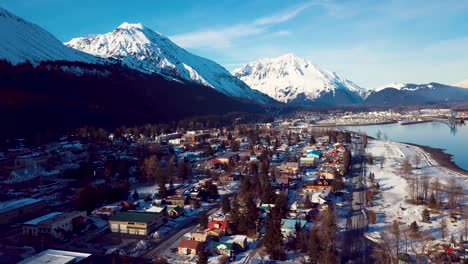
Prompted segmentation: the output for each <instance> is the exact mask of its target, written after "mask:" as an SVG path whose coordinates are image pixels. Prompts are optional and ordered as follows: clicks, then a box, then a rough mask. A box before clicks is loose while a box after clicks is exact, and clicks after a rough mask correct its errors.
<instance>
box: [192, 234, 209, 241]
mask: <svg viewBox="0 0 468 264" xmlns="http://www.w3.org/2000/svg"><path fill="white" fill-rule="evenodd" d="M191 239H192V240H195V241H198V242H202V243H204V242H206V240H207V239H208V234H207V233H202V232H193V233H192V234H191Z"/></svg>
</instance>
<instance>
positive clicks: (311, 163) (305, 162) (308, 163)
mask: <svg viewBox="0 0 468 264" xmlns="http://www.w3.org/2000/svg"><path fill="white" fill-rule="evenodd" d="M299 163H300V167H301V168H310V167H315V165H316V158H308V157H301V158H300V160H299Z"/></svg>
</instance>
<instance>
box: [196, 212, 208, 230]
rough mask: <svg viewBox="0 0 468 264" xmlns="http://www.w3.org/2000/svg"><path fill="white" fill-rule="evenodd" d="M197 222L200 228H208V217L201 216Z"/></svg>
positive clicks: (205, 215) (204, 214)
mask: <svg viewBox="0 0 468 264" xmlns="http://www.w3.org/2000/svg"><path fill="white" fill-rule="evenodd" d="M198 221H199V224H200V228H203V229H206V228H208V215H207V214H206V213H203V214H201V215H200V218H199V219H198Z"/></svg>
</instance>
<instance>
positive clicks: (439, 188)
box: [431, 178, 442, 206]
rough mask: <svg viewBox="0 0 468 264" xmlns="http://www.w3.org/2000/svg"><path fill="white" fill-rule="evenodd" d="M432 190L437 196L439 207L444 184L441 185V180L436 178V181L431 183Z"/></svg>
mask: <svg viewBox="0 0 468 264" xmlns="http://www.w3.org/2000/svg"><path fill="white" fill-rule="evenodd" d="M431 189H432V191H433V192H434V194H435V198H436V201H437V205H438V206H439V205H441V204H442V200H441V196H440V192H441V191H442V184H441V183H440V181H439V178H435V179H434V181H433V182H432V183H431Z"/></svg>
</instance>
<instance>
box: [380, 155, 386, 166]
mask: <svg viewBox="0 0 468 264" xmlns="http://www.w3.org/2000/svg"><path fill="white" fill-rule="evenodd" d="M385 159H386V158H385V155H384V154H383V153H382V154H381V155H380V168H381V169H383V165H384V163H385Z"/></svg>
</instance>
